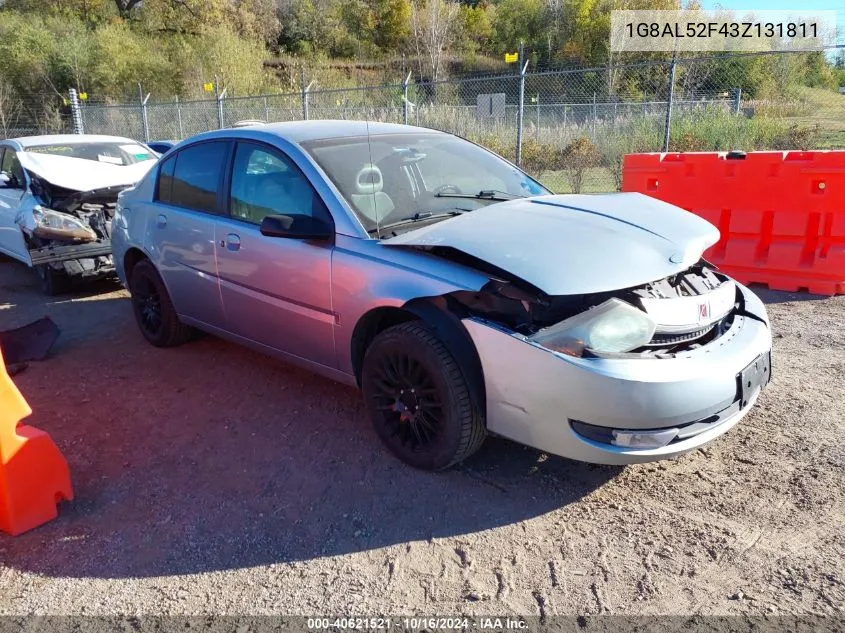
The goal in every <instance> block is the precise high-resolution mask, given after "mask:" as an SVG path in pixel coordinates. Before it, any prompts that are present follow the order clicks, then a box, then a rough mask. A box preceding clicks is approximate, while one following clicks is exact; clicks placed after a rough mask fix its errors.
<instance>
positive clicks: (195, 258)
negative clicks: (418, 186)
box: [148, 140, 232, 327]
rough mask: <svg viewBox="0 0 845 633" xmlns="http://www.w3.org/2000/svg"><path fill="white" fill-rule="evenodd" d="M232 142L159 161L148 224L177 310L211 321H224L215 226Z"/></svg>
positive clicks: (196, 146) (202, 144)
mask: <svg viewBox="0 0 845 633" xmlns="http://www.w3.org/2000/svg"><path fill="white" fill-rule="evenodd" d="M231 145H232V144H231V143H230V142H229V141H226V140H219V141H218V140H214V141H204V142H200V143H197V144H194V145H189V146H188V147H186V148H184V149H182V150H180V151H179V152H178V153H176V154H174V155H173V156H169V157H168V158H167V159H166V160H165V161H164V162H163V163H162V165H161V169H160V171H159V175H158V182H157V184H156V193H155V199H154V202H153V210H152V211H153V213H152V217H151V226H150V227H149V229H148V230H149V235H150V249H151V251H152V252H154V253H155V254H156V256H155V259H156V266H157V268H158V270H159V272H160V273H161V276H162V278H163V279H164V282H165V284H166V285H167V290H168V292H169V294H170V297H171V300H172V301H173V305H174V307H175V308H176V312H178V313H179V314H180V315H181V316H183V317H188V318H190V319H195V320H196V321H200V322H202V323H205V324H208V325H211V326H213V327H223V326H224V325H225V319H224V317H223V304H222V302H221V300H220V287H219V285H218V282H217V248H216V246H215V245H216V243H217V239H216V235H215V230H216V225H217V221H218V219H219V218H220V216H221V214H222V213H223V212H224V209H225V206H224V205H225V196H224V192H223V186H222V183H223V180H224V173H225V166H226V164H227V162H228V159H229V152H230V148H231Z"/></svg>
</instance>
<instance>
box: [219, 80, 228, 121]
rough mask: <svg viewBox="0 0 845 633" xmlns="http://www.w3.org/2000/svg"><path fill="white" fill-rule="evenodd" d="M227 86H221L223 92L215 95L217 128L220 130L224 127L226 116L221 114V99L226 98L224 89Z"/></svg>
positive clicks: (225, 89)
mask: <svg viewBox="0 0 845 633" xmlns="http://www.w3.org/2000/svg"><path fill="white" fill-rule="evenodd" d="M227 90H228V88H223V92H221V93H220V94H219V95H217V129H219V130H222V129H223V128H224V127H226V118H225V116H224V114H223V101H224V100H225V99H226V91H227Z"/></svg>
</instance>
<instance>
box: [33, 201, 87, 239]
mask: <svg viewBox="0 0 845 633" xmlns="http://www.w3.org/2000/svg"><path fill="white" fill-rule="evenodd" d="M32 216H33V217H34V218H35V228H34V229H33V231H32V232H33V234H34V235H37V236H38V237H41V238H45V239H50V240H73V241H77V242H93V241H94V240H96V239H97V234H96V233H95V232H94V230H93V229H92V228H91V227H89V226H86V224H85V223H84V222H83V221H82V220H80V219H79V218H75V217H74V216H72V215H68V214H67V213H62V212H61V211H54V210H53V209H45V208H44V207H42V206H40V205H39V206H36V207H35V208H34V209H33V210H32Z"/></svg>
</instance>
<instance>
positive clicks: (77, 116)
mask: <svg viewBox="0 0 845 633" xmlns="http://www.w3.org/2000/svg"><path fill="white" fill-rule="evenodd" d="M68 95H69V96H70V116H71V123H72V124H73V133H74V134H85V126H84V124H83V122H82V109H81V108H80V107H79V95H78V94H77V92H76V88H71V89H70V90H68Z"/></svg>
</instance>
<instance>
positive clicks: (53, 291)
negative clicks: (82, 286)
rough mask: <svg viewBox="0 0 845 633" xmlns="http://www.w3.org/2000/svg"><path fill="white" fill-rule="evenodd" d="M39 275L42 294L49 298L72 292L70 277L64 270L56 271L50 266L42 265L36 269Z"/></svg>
mask: <svg viewBox="0 0 845 633" xmlns="http://www.w3.org/2000/svg"><path fill="white" fill-rule="evenodd" d="M35 272H36V273H37V274H38V281H39V282H40V284H39V285H40V286H41V292H43V293H44V294H45V295H47V296H48V297H55V296H57V295H60V294H64V293H66V292H67V291H68V290H70V277H68V276H67V274H66V273H65V272H64V271H63V270H56V269H55V268H53V267H52V266H50V265H49V264H40V265H38V266H36V267H35Z"/></svg>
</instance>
